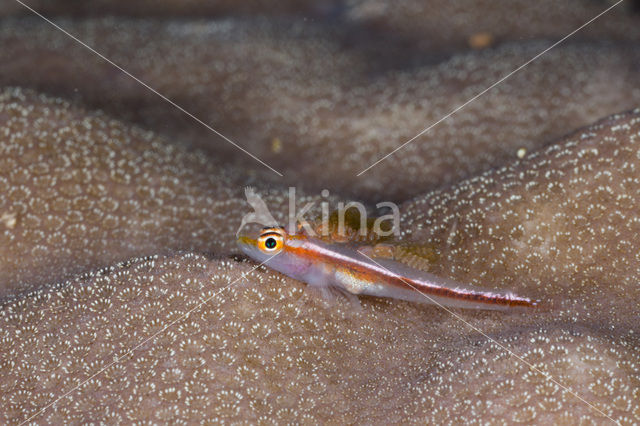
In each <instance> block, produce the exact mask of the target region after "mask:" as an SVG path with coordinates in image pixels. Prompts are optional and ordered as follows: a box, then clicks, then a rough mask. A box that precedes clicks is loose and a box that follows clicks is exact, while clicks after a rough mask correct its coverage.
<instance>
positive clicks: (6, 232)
mask: <svg viewBox="0 0 640 426" xmlns="http://www.w3.org/2000/svg"><path fill="white" fill-rule="evenodd" d="M0 129H2V130H1V131H2V133H3V139H2V140H0V155H1V157H0V218H2V220H0V265H2V267H1V268H0V299H4V298H6V297H7V296H10V295H14V294H16V293H19V292H23V291H27V290H32V289H34V288H37V287H38V286H40V285H42V284H46V283H53V282H59V281H62V280H63V279H66V278H69V277H71V276H73V275H75V274H78V273H82V272H88V271H90V270H92V269H95V268H99V267H105V266H108V265H110V264H112V263H113V262H119V261H124V260H126V259H129V258H130V257H137V256H145V255H150V254H157V253H173V252H176V251H180V250H183V251H184V250H190V251H197V252H205V253H212V254H215V255H218V256H221V255H229V254H231V253H232V252H233V251H234V250H235V247H236V244H235V232H236V229H237V227H238V226H239V224H240V218H241V217H242V215H243V214H244V213H245V212H246V211H247V210H250V208H248V207H247V205H246V201H245V200H244V193H243V191H242V188H243V185H246V184H249V183H251V181H252V177H251V176H250V175H248V174H240V173H238V171H234V170H233V169H232V168H231V167H229V165H228V164H225V163H224V162H223V161H220V160H216V159H213V158H211V157H206V156H204V155H203V154H202V153H198V152H188V151H186V150H185V149H184V148H182V147H181V146H179V145H175V144H170V143H169V142H168V141H167V140H164V139H162V138H160V137H158V136H157V135H154V134H153V133H151V132H149V131H145V130H142V129H140V128H136V127H128V126H126V125H125V124H123V123H122V122H120V121H117V120H114V119H111V118H109V117H107V116H105V115H104V114H101V113H88V112H86V111H85V110H83V109H78V108H74V107H72V106H70V105H69V104H68V103H67V102H64V101H62V100H59V99H52V98H48V97H45V96H37V95H36V94H35V93H33V92H30V91H24V90H21V89H12V88H9V89H5V90H3V91H2V92H0ZM257 183H258V184H259V185H261V184H260V183H259V182H257ZM262 189H263V191H262V193H263V195H265V201H266V202H267V203H268V205H269V206H270V208H271V210H272V213H273V214H274V215H276V217H278V218H282V217H284V216H285V215H286V214H287V212H288V202H289V200H288V198H285V195H286V194H287V190H286V188H283V189H280V190H277V191H271V192H269V191H264V189H266V188H262ZM320 198H321V197H320V196H315V197H305V196H304V194H302V193H300V192H298V203H299V204H301V205H304V204H305V203H307V202H310V201H314V200H315V201H317V200H319V199H320ZM317 207H319V206H318V205H317ZM316 210H317V209H316Z"/></svg>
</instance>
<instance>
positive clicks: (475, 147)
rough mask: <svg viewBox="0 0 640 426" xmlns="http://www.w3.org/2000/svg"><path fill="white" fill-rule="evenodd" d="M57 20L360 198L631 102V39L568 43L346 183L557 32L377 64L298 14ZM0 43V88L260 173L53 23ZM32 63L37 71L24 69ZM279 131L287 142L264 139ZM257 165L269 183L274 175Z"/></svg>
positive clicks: (241, 138)
mask: <svg viewBox="0 0 640 426" xmlns="http://www.w3.org/2000/svg"><path fill="white" fill-rule="evenodd" d="M59 22H60V23H61V25H62V26H63V27H65V28H66V29H67V30H68V31H70V32H71V33H73V34H76V35H77V36H78V37H80V38H81V39H82V40H84V41H85V42H87V43H88V44H89V45H91V46H94V47H95V48H97V49H98V50H99V51H101V52H103V53H104V54H105V55H107V56H108V57H109V58H111V59H112V60H114V61H115V62H116V63H118V64H120V65H122V66H123V67H125V68H126V69H127V70H129V71H130V72H132V73H133V74H134V75H136V76H138V77H139V78H141V79H142V80H143V81H145V82H148V83H149V84H151V85H152V86H153V87H155V88H157V89H158V90H160V91H161V92H162V93H164V94H165V95H167V96H168V97H169V98H171V99H174V100H175V101H176V102H178V103H179V104H181V105H183V106H184V107H186V108H187V109H188V110H189V111H192V112H193V113H194V114H196V115H197V116H198V117H200V118H202V119H203V120H204V121H206V122H207V123H210V124H211V125H213V126H214V127H215V128H216V129H218V130H220V131H221V132H223V133H224V134H226V135H228V136H229V137H231V138H232V139H233V140H234V141H237V142H238V143H239V144H241V145H242V146H244V147H246V148H247V149H248V150H249V151H250V152H252V153H254V154H256V155H258V156H259V157H260V158H262V159H264V160H265V161H267V162H268V163H269V164H272V165H273V166H274V167H275V168H276V169H278V170H280V171H281V172H282V173H283V174H284V175H285V177H284V182H287V183H293V184H298V183H299V182H302V183H303V184H304V185H306V186H308V187H312V188H314V189H322V188H328V189H330V190H332V191H340V192H342V193H349V194H350V195H352V196H354V197H358V198H359V199H368V200H374V201H379V200H385V199H393V200H405V199H406V198H407V197H408V196H411V195H417V194H420V193H422V192H424V191H427V190H430V189H435V188H438V187H441V186H442V185H447V184H451V183H454V182H456V181H458V180H460V179H462V178H466V177H469V176H472V175H474V174H476V173H479V172H482V171H485V170H488V169H490V168H493V167H497V166H501V165H503V164H506V163H508V162H510V161H512V160H513V159H515V158H516V152H517V150H518V149H520V148H525V149H527V150H534V149H537V148H539V147H541V146H544V145H545V144H547V143H549V142H551V141H553V140H554V139H556V138H558V137H560V136H562V135H564V134H566V133H567V132H568V131H570V130H573V129H575V128H578V127H580V126H584V125H587V124H589V123H591V122H593V121H595V120H597V119H599V118H601V117H604V116H606V115H609V114H613V113H616V112H619V111H623V110H625V109H630V108H633V107H634V106H636V105H637V104H638V103H640V89H639V88H638V85H637V74H638V69H639V68H638V67H640V48H638V47H637V45H633V44H631V45H625V44H611V43H604V42H603V43H575V42H574V43H568V44H564V45H561V46H558V47H557V48H556V49H554V50H552V51H551V52H549V53H547V54H546V55H544V56H543V57H541V58H540V59H539V60H538V61H536V62H534V63H532V64H531V65H530V66H528V67H527V68H525V69H524V70H523V71H521V72H520V73H519V74H516V75H514V76H513V77H512V78H511V79H509V80H506V81H505V82H504V83H502V84H500V85H499V86H498V87H496V88H495V89H494V90H492V91H491V92H489V93H487V94H486V95H484V96H483V97H481V98H480V99H478V100H477V101H475V102H473V103H472V104H470V105H469V106H467V107H466V108H465V109H463V110H461V111H460V112H459V113H457V114H456V115H455V116H453V117H451V118H450V119H449V120H447V121H445V122H443V123H441V124H439V125H438V126H437V127H435V128H433V129H432V130H431V131H430V132H429V133H427V134H426V135H423V136H422V137H420V138H418V139H417V140H415V141H414V142H412V143H411V144H409V145H407V146H406V147H405V148H403V149H402V150H400V151H398V152H397V153H396V154H394V155H393V156H392V157H390V158H389V159H388V160H386V161H384V162H383V163H381V164H380V165H378V166H376V167H374V168H373V169H371V170H370V171H368V172H367V173H366V174H365V175H363V176H362V177H361V178H358V179H355V178H354V175H355V174H356V173H358V172H360V171H361V170H363V169H364V168H365V167H367V166H368V165H370V164H372V163H373V162H374V161H376V160H378V159H379V158H381V157H382V156H383V155H385V154H386V153H388V152H391V151H392V150H393V149H394V148H396V147H398V146H399V145H401V144H402V143H403V142H405V141H407V140H408V139H410V138H411V137H413V136H415V135H416V134H417V133H418V132H420V131H421V130H422V129H424V128H425V127H427V126H429V125H431V124H432V123H435V122H436V121H437V120H438V119H440V118H441V117H443V116H444V115H445V114H447V113H449V112H450V111H451V110H453V109H454V108H456V107H458V106H459V105H461V104H463V103H464V102H465V101H466V100H468V99H469V98H471V97H472V96H474V95H476V94H477V93H480V92H481V91H482V90H483V89H485V88H486V87H488V86H489V85H491V84H492V83H494V82H495V81H497V80H498V79H499V78H501V77H503V76H505V75H507V74H508V73H509V72H511V71H513V70H514V69H515V68H517V67H518V66H520V65H521V64H523V63H524V62H526V61H527V60H529V59H531V58H532V57H534V56H535V55H536V54H538V53H539V52H541V51H542V50H543V49H545V48H546V47H548V46H549V45H550V44H551V42H529V43H519V44H506V45H502V46H499V47H497V48H496V49H492V50H490V51H482V52H475V51H471V52H464V53H460V54H457V55H454V56H453V57H452V58H450V59H449V60H446V61H443V62H441V63H438V64H436V65H425V66H420V67H416V68H410V69H408V70H406V71H403V72H389V73H379V72H375V69H377V68H378V67H380V64H379V60H378V61H376V60H367V58H366V56H365V55H363V54H362V53H361V51H360V50H358V49H343V48H341V47H340V43H339V37H338V36H333V34H334V33H335V32H336V31H332V30H327V29H326V28H325V27H322V26H313V25H311V26H310V25H304V26H303V25H299V23H298V22H297V21H287V20H284V21H280V22H276V23H273V22H271V21H264V20H228V21H221V22H219V21H214V22H205V23H203V22H195V23H194V22H186V23H172V22H170V23H163V22H157V21H148V20H143V21H140V20H124V21H120V22H118V28H120V30H119V31H118V32H117V33H115V34H114V33H113V31H112V30H111V29H112V27H113V25H114V24H115V22H114V21H113V20H110V19H106V20H104V19H103V20H89V21H81V22H75V21H68V20H62V21H59ZM323 29H324V30H323ZM152 35H153V39H154V43H153V44H149V43H148V40H149V39H150V38H151V37H152ZM0 40H3V43H4V42H6V43H7V46H8V47H7V48H5V49H3V50H2V51H1V52H0V61H2V62H3V63H5V65H4V66H3V67H2V68H0V82H4V83H8V84H21V85H24V84H29V85H31V86H34V87H36V88H39V89H45V90H47V91H49V92H54V93H55V94H62V95H64V96H67V97H74V98H79V99H80V100H83V102H85V104H88V105H89V106H91V107H96V106H97V107H101V108H102V107H104V108H106V109H107V110H108V112H110V113H111V114H115V115H117V116H119V117H122V118H124V119H126V120H131V121H134V122H138V123H140V124H143V125H144V126H147V127H149V128H152V129H154V130H155V131H156V132H158V133H160V134H163V135H166V136H168V137H169V138H170V139H179V140H180V141H181V142H182V143H185V142H187V141H190V142H191V143H192V145H195V146H197V147H200V148H204V149H205V150H207V151H208V152H212V153H214V154H215V155H218V156H219V155H225V158H228V159H234V160H236V161H240V162H241V164H242V166H241V167H245V168H249V167H250V168H256V163H255V161H254V160H253V159H251V158H249V157H247V156H246V155H244V154H242V153H240V152H239V151H238V150H237V149H236V148H234V147H233V146H231V145H230V144H228V143H227V142H225V141H223V140H221V139H220V138H218V137H213V136H212V135H211V133H210V132H209V131H208V130H207V129H205V128H203V127H202V126H200V125H199V124H197V123H194V122H193V120H191V119H190V118H188V117H185V116H184V115H183V114H182V113H181V112H180V111H178V110H176V109H175V108H174V107H172V106H171V105H169V104H167V103H164V102H161V100H159V99H158V97H157V96H156V95H154V94H152V93H150V92H149V91H148V90H147V89H145V88H143V87H141V86H140V85H138V84H137V83H135V82H134V81H132V80H131V79H130V78H129V77H127V76H125V75H123V74H121V73H120V72H118V71H117V70H114V69H113V67H112V66H111V65H109V64H106V63H104V62H103V61H102V60H101V59H99V58H96V57H95V55H93V54H92V53H90V52H88V51H86V50H85V49H82V48H81V47H79V46H78V45H77V44H75V42H74V41H72V40H70V39H69V38H68V37H66V36H65V35H63V34H60V33H59V32H56V31H54V30H52V29H51V27H50V26H49V25H48V24H46V23H43V22H41V21H35V20H17V21H9V23H8V24H7V25H6V26H5V28H4V31H0ZM132 49H133V50H134V51H135V52H136V54H135V55H131V51H132ZM327 56H329V57H331V58H332V60H331V61H326V60H324V58H326V57H327ZM16 58H18V59H16ZM594 58H597V59H594ZM35 60H37V61H38V63H39V66H38V67H37V68H34V67H32V66H31V64H32V62H33V61H35ZM69 75H74V76H75V77H76V78H74V79H69V78H68V76H69ZM78 87H80V90H79V91H78V90H77V89H78ZM550 117H553V119H550ZM274 140H279V141H280V142H281V145H282V148H281V149H279V150H274V149H273V147H274V145H273V141H274ZM318 158H322V159H323V161H322V162H318V161H317V159H318ZM256 169H257V170H258V171H259V172H263V171H264V172H265V173H263V176H265V177H266V178H267V179H272V178H273V177H277V176H276V175H275V174H273V173H272V172H271V171H269V170H267V169H263V168H260V167H258V168H256ZM397 170H404V171H405V172H404V173H401V174H398V173H395V171H397ZM389 176H394V179H391V180H390V179H389ZM277 182H278V183H280V184H281V183H282V182H283V180H281V179H278V180H277Z"/></svg>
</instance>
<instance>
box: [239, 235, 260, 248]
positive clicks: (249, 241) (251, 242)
mask: <svg viewBox="0 0 640 426" xmlns="http://www.w3.org/2000/svg"><path fill="white" fill-rule="evenodd" d="M257 243H258V240H255V239H253V238H250V237H247V236H245V235H240V236H239V237H238V244H240V245H247V246H255V245H256V244H257Z"/></svg>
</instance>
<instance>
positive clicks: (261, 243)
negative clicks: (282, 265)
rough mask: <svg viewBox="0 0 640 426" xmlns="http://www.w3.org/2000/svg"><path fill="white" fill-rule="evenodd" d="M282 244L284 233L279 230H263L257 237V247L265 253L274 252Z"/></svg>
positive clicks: (280, 248)
mask: <svg viewBox="0 0 640 426" xmlns="http://www.w3.org/2000/svg"><path fill="white" fill-rule="evenodd" d="M283 246H284V235H282V234H281V233H279V232H276V231H273V230H269V231H266V232H263V233H262V234H261V235H260V237H258V248H259V249H260V251H262V252H263V253H266V254H276V253H278V252H279V251H280V250H282V247H283Z"/></svg>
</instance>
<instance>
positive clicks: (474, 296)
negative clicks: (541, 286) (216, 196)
mask: <svg viewBox="0 0 640 426" xmlns="http://www.w3.org/2000/svg"><path fill="white" fill-rule="evenodd" d="M271 240H277V242H276V243H273V241H271ZM265 242H266V243H267V244H269V245H273V244H275V245H274V249H270V248H268V247H266V246H265ZM238 243H239V245H240V247H241V249H242V250H243V251H244V253H245V254H247V255H248V256H249V257H251V258H252V259H254V260H256V261H258V262H264V263H265V265H267V266H268V267H270V268H272V269H275V270H276V271H279V272H281V273H283V274H285V275H287V276H289V277H291V278H295V279H297V280H300V281H303V282H305V283H307V284H309V285H310V286H313V287H316V288H318V289H320V290H321V291H323V292H324V291H327V290H331V289H335V290H339V291H342V292H346V293H349V294H354V295H369V296H377V297H388V298H394V299H401V300H407V301H411V302H420V303H434V304H439V305H443V306H447V307H456V308H468V309H490V310H509V309H512V308H529V307H535V306H536V305H537V302H536V301H534V300H531V299H528V298H526V297H521V296H517V295H515V294H513V293H510V292H500V291H492V290H482V289H478V288H476V287H466V286H463V285H462V284H460V283H458V282H456V281H454V280H451V279H447V278H443V277H438V276H436V275H433V274H430V273H428V272H425V271H421V270H418V269H414V268H411V267H409V266H407V265H405V264H403V263H401V262H398V261H396V260H393V259H388V258H383V257H372V256H370V255H369V254H368V253H367V251H368V252H369V253H372V251H371V250H363V248H362V247H358V246H357V245H355V244H349V243H331V242H327V241H324V240H322V239H318V238H312V237H309V236H307V235H305V234H296V235H288V234H287V233H286V232H285V231H284V229H282V228H267V229H265V230H263V231H262V232H261V234H260V235H258V236H257V237H255V238H252V237H251V236H244V235H243V236H241V237H240V238H239V240H238ZM276 249H277V250H276Z"/></svg>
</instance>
